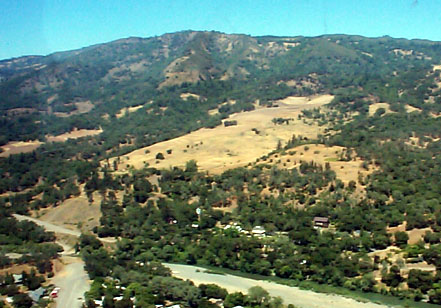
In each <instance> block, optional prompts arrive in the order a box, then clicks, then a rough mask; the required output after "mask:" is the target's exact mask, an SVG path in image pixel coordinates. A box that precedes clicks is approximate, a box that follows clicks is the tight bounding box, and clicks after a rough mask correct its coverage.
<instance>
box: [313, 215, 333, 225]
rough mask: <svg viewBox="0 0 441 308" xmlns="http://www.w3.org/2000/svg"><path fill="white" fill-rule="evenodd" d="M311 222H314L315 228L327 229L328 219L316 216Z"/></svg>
mask: <svg viewBox="0 0 441 308" xmlns="http://www.w3.org/2000/svg"><path fill="white" fill-rule="evenodd" d="M313 222H314V227H317V228H327V227H329V218H328V217H320V216H316V217H314V220H313Z"/></svg>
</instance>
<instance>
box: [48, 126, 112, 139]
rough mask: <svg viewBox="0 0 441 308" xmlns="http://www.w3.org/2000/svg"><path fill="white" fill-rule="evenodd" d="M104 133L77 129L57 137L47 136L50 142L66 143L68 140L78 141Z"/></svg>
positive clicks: (95, 130) (97, 130) (100, 130)
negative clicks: (78, 139)
mask: <svg viewBox="0 0 441 308" xmlns="http://www.w3.org/2000/svg"><path fill="white" fill-rule="evenodd" d="M102 132H103V130H102V129H76V130H73V131H71V132H68V133H64V134H61V135H57V136H47V137H46V138H47V141H49V142H64V141H66V140H67V139H77V138H81V137H86V136H94V135H99V134H101V133H102Z"/></svg>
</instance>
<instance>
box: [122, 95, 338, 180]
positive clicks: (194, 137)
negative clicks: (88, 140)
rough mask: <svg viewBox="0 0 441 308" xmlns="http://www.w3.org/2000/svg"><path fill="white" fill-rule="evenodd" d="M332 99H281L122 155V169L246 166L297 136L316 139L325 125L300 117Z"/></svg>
mask: <svg viewBox="0 0 441 308" xmlns="http://www.w3.org/2000/svg"><path fill="white" fill-rule="evenodd" d="M332 99H333V96H331V95H323V96H318V97H315V98H306V97H304V98H289V99H287V100H282V101H280V102H278V105H279V106H278V107H276V108H259V109H257V110H253V111H250V112H242V113H238V114H233V115H231V116H230V117H229V118H228V120H235V121H237V125H235V126H229V127H224V126H223V125H221V126H218V127H216V128H213V129H207V128H203V129H200V130H197V131H195V132H192V133H190V134H187V135H185V136H182V137H179V138H175V139H172V140H168V141H164V142H160V143H157V144H154V145H151V146H149V147H146V148H142V149H138V150H136V151H133V152H131V153H129V154H127V155H125V156H124V157H122V159H121V163H120V165H119V170H121V171H123V170H126V169H127V166H133V167H135V168H142V167H143V166H144V165H145V164H146V163H148V164H149V165H150V166H152V167H155V168H169V167H171V166H184V165H185V163H186V162H187V161H189V160H192V159H194V160H196V161H197V163H198V166H199V167H200V169H202V170H207V171H209V172H212V173H220V172H223V171H224V170H226V169H231V168H235V167H239V166H244V165H246V164H248V163H250V162H254V161H255V160H256V159H257V158H258V157H261V156H262V155H265V154H267V153H268V152H270V151H272V150H274V149H275V148H276V147H277V144H278V143H279V142H281V143H282V144H285V143H286V142H287V141H288V140H290V139H291V137H292V136H293V135H303V136H305V137H308V138H316V137H317V134H320V133H322V132H323V130H324V127H319V126H318V125H316V124H310V123H309V124H308V123H305V122H304V121H303V120H298V119H297V116H298V115H299V114H300V113H301V110H303V109H311V108H317V107H320V106H323V105H325V104H327V103H329V102H330V101H331V100H332ZM279 117H283V118H292V119H293V120H292V121H290V122H289V124H283V125H275V124H274V123H273V122H272V119H274V118H279ZM168 150H171V151H168ZM167 151H168V152H169V153H167ZM157 153H162V154H163V155H164V157H165V159H163V160H161V159H156V155H157Z"/></svg>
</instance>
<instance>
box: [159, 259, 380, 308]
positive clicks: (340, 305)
mask: <svg viewBox="0 0 441 308" xmlns="http://www.w3.org/2000/svg"><path fill="white" fill-rule="evenodd" d="M164 265H165V266H167V267H169V268H170V269H171V270H172V271H173V275H174V276H175V277H178V278H182V279H189V280H191V281H193V282H194V283H195V284H197V285H199V284H201V283H214V284H217V285H219V286H221V287H223V288H225V289H227V290H228V292H237V291H238V292H243V293H247V291H248V289H249V288H251V287H253V286H261V287H262V288H264V289H265V290H267V291H268V292H269V293H270V294H271V296H280V297H281V298H282V299H283V302H284V303H285V304H293V305H295V306H296V307H301V308H323V307H327V308H353V307H357V308H386V307H387V306H383V305H378V304H374V303H361V302H357V301H356V300H354V299H351V298H346V297H343V296H340V295H333V294H324V293H316V292H312V291H307V290H300V289H299V288H296V287H289V286H285V285H280V284H276V283H272V282H268V281H262V280H254V279H248V278H243V277H238V276H232V275H217V274H208V273H204V271H205V269H204V268H201V267H196V266H190V265H180V264H164ZM197 270H198V271H197Z"/></svg>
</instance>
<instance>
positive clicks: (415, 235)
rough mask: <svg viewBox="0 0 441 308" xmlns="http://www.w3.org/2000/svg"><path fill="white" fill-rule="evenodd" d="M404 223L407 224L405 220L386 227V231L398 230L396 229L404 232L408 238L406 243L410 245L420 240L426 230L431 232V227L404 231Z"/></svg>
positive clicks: (393, 231)
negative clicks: (396, 224)
mask: <svg viewBox="0 0 441 308" xmlns="http://www.w3.org/2000/svg"><path fill="white" fill-rule="evenodd" d="M406 225H407V222H406V221H404V222H403V223H402V224H401V225H398V226H396V227H389V228H387V232H388V233H391V234H392V233H395V232H398V231H402V232H406V233H407V235H409V240H408V241H407V243H408V244H410V245H414V244H416V243H418V242H419V241H422V240H423V238H424V234H426V232H427V231H432V232H433V230H432V229H431V228H422V229H412V230H408V231H406Z"/></svg>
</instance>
